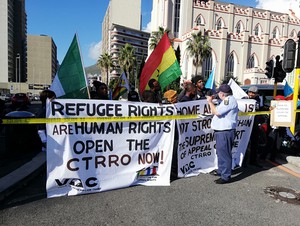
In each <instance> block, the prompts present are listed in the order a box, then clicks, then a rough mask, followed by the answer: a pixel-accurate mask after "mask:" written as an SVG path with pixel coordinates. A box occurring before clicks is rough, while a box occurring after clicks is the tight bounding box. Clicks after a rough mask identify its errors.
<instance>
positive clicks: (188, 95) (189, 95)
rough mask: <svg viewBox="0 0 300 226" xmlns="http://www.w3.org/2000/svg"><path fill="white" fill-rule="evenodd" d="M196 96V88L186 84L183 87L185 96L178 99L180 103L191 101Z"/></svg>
mask: <svg viewBox="0 0 300 226" xmlns="http://www.w3.org/2000/svg"><path fill="white" fill-rule="evenodd" d="M195 96H196V87H195V85H194V84H192V83H191V84H187V86H186V87H185V94H184V96H183V97H182V98H181V99H180V102H186V101H192V100H194V98H195Z"/></svg>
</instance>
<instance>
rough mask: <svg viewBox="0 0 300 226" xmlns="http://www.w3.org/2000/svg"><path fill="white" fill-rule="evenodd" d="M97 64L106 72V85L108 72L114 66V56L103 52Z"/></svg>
mask: <svg viewBox="0 0 300 226" xmlns="http://www.w3.org/2000/svg"><path fill="white" fill-rule="evenodd" d="M97 65H98V67H99V68H100V69H102V70H104V71H105V72H106V85H107V86H108V72H110V71H111V69H112V68H114V63H113V60H112V56H111V55H110V54H109V53H107V52H106V53H104V54H102V55H101V56H100V57H99V59H98V61H97Z"/></svg>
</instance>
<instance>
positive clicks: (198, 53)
mask: <svg viewBox="0 0 300 226" xmlns="http://www.w3.org/2000/svg"><path fill="white" fill-rule="evenodd" d="M187 51H188V52H189V54H190V56H191V57H193V64H194V66H195V67H196V72H195V75H197V71H198V68H199V66H200V65H202V62H203V59H205V58H206V57H209V55H210V53H211V46H210V42H209V38H208V36H207V35H202V32H201V31H199V32H198V33H192V37H191V38H190V39H189V40H188V42H187Z"/></svg>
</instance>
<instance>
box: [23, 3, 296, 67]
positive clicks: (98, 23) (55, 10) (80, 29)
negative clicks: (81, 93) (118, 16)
mask: <svg viewBox="0 0 300 226" xmlns="http://www.w3.org/2000/svg"><path fill="white" fill-rule="evenodd" d="M124 1H126V0H124ZM183 1H187V0H183ZM190 1H191V0H190ZM219 1H221V0H219ZM289 1H293V2H295V1H296V0H222V2H231V3H234V4H239V5H245V6H250V7H256V6H259V7H262V8H266V9H269V10H273V11H280V10H281V8H282V6H281V5H280V4H281V3H282V4H284V5H288V4H287V2H289ZM108 3H109V0H26V2H25V4H26V13H27V33H28V34H30V35H40V34H44V35H48V36H51V37H52V38H53V40H54V42H55V44H56V46H57V58H58V60H59V62H60V63H61V62H62V60H63V58H64V56H65V54H66V52H67V50H68V48H69V45H70V44H71V41H72V38H73V36H74V34H75V33H76V32H77V34H78V39H79V44H80V48H81V52H82V57H83V63H84V66H86V67H87V66H90V65H93V64H95V63H96V59H97V56H98V55H97V53H98V52H99V46H100V45H99V43H100V41H101V34H102V31H101V28H102V20H103V17H104V14H105V12H106V8H107V6H108ZM274 7H275V8H274ZM276 7H277V8H278V9H279V10H276ZM151 10H152V0H142V21H143V25H142V26H143V28H144V29H145V28H146V27H147V24H148V23H149V22H150V20H151Z"/></svg>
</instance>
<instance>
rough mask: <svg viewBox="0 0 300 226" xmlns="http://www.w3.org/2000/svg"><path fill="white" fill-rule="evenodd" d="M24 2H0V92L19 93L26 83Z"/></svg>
mask: <svg viewBox="0 0 300 226" xmlns="http://www.w3.org/2000/svg"><path fill="white" fill-rule="evenodd" d="M26 34H27V16H26V12H25V0H1V1H0V46H1V48H0V68H1V70H0V90H1V91H2V92H10V91H11V92H17V91H20V87H21V83H24V82H25V81H26V78H27V75H26V71H27V70H26V61H27V60H26V59H27V56H26V49H27V45H26Z"/></svg>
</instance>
